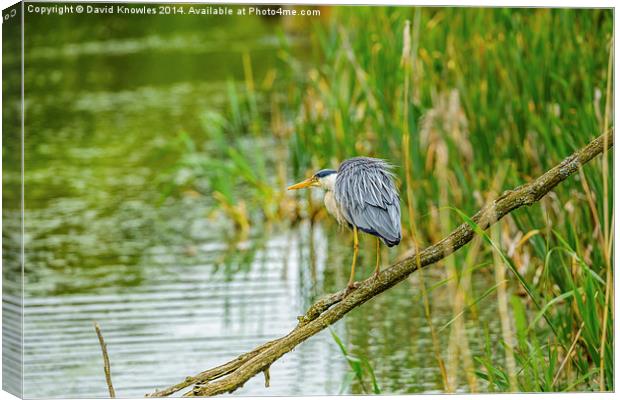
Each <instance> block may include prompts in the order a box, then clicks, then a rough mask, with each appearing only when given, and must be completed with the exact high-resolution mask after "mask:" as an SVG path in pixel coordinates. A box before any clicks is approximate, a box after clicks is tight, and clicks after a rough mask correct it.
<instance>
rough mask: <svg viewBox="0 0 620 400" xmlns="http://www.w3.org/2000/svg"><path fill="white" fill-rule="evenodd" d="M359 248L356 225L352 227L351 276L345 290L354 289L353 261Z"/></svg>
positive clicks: (355, 259) (354, 261)
mask: <svg viewBox="0 0 620 400" xmlns="http://www.w3.org/2000/svg"><path fill="white" fill-rule="evenodd" d="M359 248H360V244H359V241H358V240H357V227H355V226H354V227H353V262H352V263H351V276H350V277H349V284H348V285H347V290H351V289H355V284H354V283H353V282H354V280H355V263H356V262H357V252H358V250H359Z"/></svg>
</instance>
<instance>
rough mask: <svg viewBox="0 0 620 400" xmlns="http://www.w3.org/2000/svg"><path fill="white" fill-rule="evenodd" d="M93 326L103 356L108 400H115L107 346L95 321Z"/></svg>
mask: <svg viewBox="0 0 620 400" xmlns="http://www.w3.org/2000/svg"><path fill="white" fill-rule="evenodd" d="M94 325H95V332H97V337H98V338H99V346H100V347H101V353H102V354H103V373H104V374H105V381H106V383H107V384H108V392H109V393H110V398H115V397H116V393H115V392H114V386H113V385H112V374H111V373H110V357H109V356H108V346H106V344H105V341H104V340H103V335H102V334H101V328H99V324H98V323H97V322H96V321H95V322H94Z"/></svg>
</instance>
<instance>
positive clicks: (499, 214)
mask: <svg viewBox="0 0 620 400" xmlns="http://www.w3.org/2000/svg"><path fill="white" fill-rule="evenodd" d="M612 145H613V134H612V133H607V134H605V135H601V136H599V137H598V138H596V139H594V140H593V141H592V142H590V143H589V144H588V145H587V146H585V147H583V148H582V149H580V150H578V151H577V152H575V153H574V154H573V155H571V156H570V157H568V158H566V159H564V160H563V161H562V162H560V163H559V164H558V165H556V166H555V167H553V168H551V169H550V170H549V171H547V172H545V173H544V174H543V175H541V176H539V177H538V178H537V179H535V180H533V181H531V182H529V183H526V184H524V185H522V186H519V187H517V188H515V189H513V190H506V191H505V192H503V193H502V194H501V195H500V196H499V197H498V198H496V199H495V200H493V201H491V202H489V203H488V204H487V205H486V206H484V207H483V208H482V209H481V210H480V211H478V212H477V213H476V214H475V215H474V216H473V217H472V220H473V222H475V223H476V224H477V226H478V227H479V228H480V229H483V230H484V229H487V228H489V227H490V226H491V225H492V224H493V223H495V222H496V221H499V220H500V219H501V218H503V217H504V216H506V215H507V214H509V213H510V212H512V211H513V210H515V209H517V208H520V207H523V206H530V205H533V204H535V203H536V202H538V201H539V200H540V199H541V198H542V197H543V196H545V195H546V194H547V193H549V192H550V191H551V190H553V188H554V187H555V186H557V185H558V184H559V183H560V182H562V181H564V180H565V179H567V178H568V177H569V176H571V175H573V174H574V173H575V172H577V170H578V169H579V167H580V166H582V165H584V164H586V163H587V162H589V161H590V160H592V159H593V158H594V157H596V156H597V155H599V154H601V153H602V152H603V150H606V148H605V149H604V147H605V146H607V147H611V146H612ZM474 236H475V230H474V228H473V227H472V226H471V225H470V224H469V223H463V224H461V225H460V226H459V227H457V228H456V229H455V230H453V231H452V232H451V233H450V234H449V235H448V236H447V237H445V238H444V239H442V240H440V241H439V242H438V243H436V244H434V245H431V246H428V247H426V248H425V249H422V250H421V251H419V252H416V254H413V255H411V256H409V257H407V258H405V259H403V260H401V261H399V262H397V263H395V264H393V265H392V266H390V267H389V268H386V269H384V270H383V271H381V273H380V274H379V275H378V276H377V277H376V278H369V279H366V280H364V281H362V282H360V285H359V287H358V288H357V289H355V290H354V291H353V292H351V293H350V294H349V295H347V296H345V295H344V290H342V291H340V292H338V293H334V294H330V295H327V296H326V297H324V298H322V299H320V300H319V301H317V302H316V303H315V304H313V305H312V306H311V307H310V308H309V309H308V311H307V312H306V314H304V315H303V316H301V317H299V318H298V319H299V323H298V324H297V326H296V327H295V328H294V329H293V330H292V331H291V332H289V333H288V334H287V335H285V336H283V337H281V338H279V339H276V340H274V341H271V342H268V343H265V344H263V345H261V346H259V347H257V348H256V349H254V350H252V351H250V352H248V353H245V354H242V355H240V356H239V357H237V358H235V359H234V360H232V361H230V362H228V363H226V364H223V365H221V366H218V367H216V368H213V369H210V370H208V371H205V372H201V373H200V374H198V375H196V376H194V377H188V378H186V379H185V380H184V381H183V382H180V383H177V384H176V385H173V386H171V387H170V388H167V389H164V390H162V391H158V392H154V393H151V394H150V395H148V396H151V397H152V396H166V395H170V394H172V393H175V392H177V391H179V390H181V389H183V388H185V387H187V386H190V385H192V384H195V386H194V388H193V390H191V391H189V392H187V393H185V396H213V395H217V394H222V393H227V392H232V391H234V390H236V389H238V388H239V387H241V386H243V384H245V382H247V381H248V380H249V379H250V378H252V377H253V376H255V375H257V374H259V373H261V372H263V371H265V370H266V369H267V368H269V367H270V366H271V365H272V364H273V363H274V362H275V361H276V360H278V359H279V358H280V357H282V356H283V355H285V354H286V353H288V352H290V351H291V350H293V349H294V348H295V347H297V346H298V345H299V344H301V343H302V342H304V341H305V340H306V339H308V338H309V337H311V336H313V335H315V334H317V333H319V332H321V331H322V330H323V329H326V328H327V327H328V326H330V325H332V324H333V323H335V322H336V321H338V320H340V319H341V318H343V317H344V316H345V315H346V314H347V313H349V312H350V311H351V310H353V309H354V308H355V307H358V306H360V305H362V304H364V303H366V302H367V301H368V300H370V299H372V298H374V297H376V296H378V295H379V294H381V293H383V292H385V291H386V290H388V289H390V288H391V287H393V286H395V285H396V284H398V283H399V282H401V281H403V280H404V279H406V278H407V277H408V276H409V275H410V274H411V273H413V272H415V271H417V270H418V269H420V268H423V267H426V266H429V265H431V264H434V263H436V262H438V261H440V260H442V259H443V258H445V257H447V256H448V255H449V253H446V249H448V248H449V249H451V251H452V252H455V251H457V250H458V249H460V248H461V247H463V246H465V245H466V244H467V243H469V242H470V241H471V240H472V239H473V238H474ZM447 243H449V244H451V245H450V246H446V244H447Z"/></svg>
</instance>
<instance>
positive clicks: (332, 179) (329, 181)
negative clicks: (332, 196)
mask: <svg viewBox="0 0 620 400" xmlns="http://www.w3.org/2000/svg"><path fill="white" fill-rule="evenodd" d="M336 175H337V174H330V175H327V176H325V177H323V178H321V180H320V182H321V187H322V188H323V189H325V190H327V191H329V192H333V191H334V188H335V187H336Z"/></svg>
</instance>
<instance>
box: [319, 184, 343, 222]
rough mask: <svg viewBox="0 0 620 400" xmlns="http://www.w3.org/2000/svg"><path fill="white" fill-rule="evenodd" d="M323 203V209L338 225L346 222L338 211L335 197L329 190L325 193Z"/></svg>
mask: <svg viewBox="0 0 620 400" xmlns="http://www.w3.org/2000/svg"><path fill="white" fill-rule="evenodd" d="M323 201H324V202H325V208H327V212H328V213H330V214H331V215H332V216H333V217H334V218H336V221H338V223H339V224H341V225H342V224H345V223H346V221H345V219H344V217H343V216H342V212H341V211H340V207H338V203H337V202H336V197H335V196H334V192H332V191H331V190H327V191H325V198H324V199H323Z"/></svg>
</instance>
